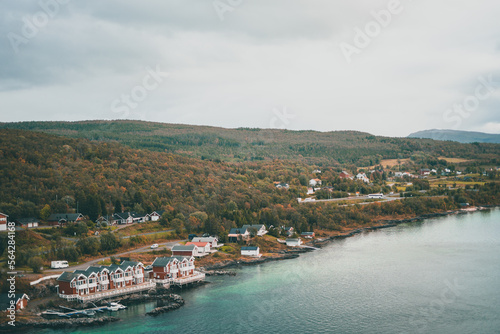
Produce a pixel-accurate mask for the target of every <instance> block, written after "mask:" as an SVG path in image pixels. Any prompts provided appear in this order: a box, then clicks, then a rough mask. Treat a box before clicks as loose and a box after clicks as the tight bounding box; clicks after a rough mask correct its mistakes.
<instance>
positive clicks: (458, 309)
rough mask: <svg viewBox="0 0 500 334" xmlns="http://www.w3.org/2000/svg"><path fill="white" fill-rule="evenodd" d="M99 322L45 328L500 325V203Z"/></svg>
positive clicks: (243, 273)
mask: <svg viewBox="0 0 500 334" xmlns="http://www.w3.org/2000/svg"><path fill="white" fill-rule="evenodd" d="M237 272H238V275H237V276H234V277H216V278H212V277H210V278H208V279H209V280H210V282H211V284H207V285H205V286H203V287H200V288H196V289H192V290H189V291H187V292H181V293H180V294H181V295H182V296H183V297H184V299H185V300H186V305H185V306H184V307H182V308H180V309H178V310H175V311H172V312H170V313H166V314H164V315H160V316H157V317H148V316H144V313H145V312H148V311H150V310H152V309H153V308H154V307H156V303H155V302H151V303H146V304H141V305H137V306H132V307H129V309H127V310H125V311H121V312H118V313H116V314H117V316H119V317H120V318H122V319H123V320H122V321H120V322H119V323H114V324H110V325H107V326H104V327H98V328H73V329H72V328H68V329H66V330H59V331H52V330H45V331H37V332H38V333H40V332H43V333H75V332H76V333H121V334H126V333H189V334H192V333H200V334H202V333H500V210H498V209H496V210H493V211H486V212H485V211H482V212H476V213H470V214H466V215H455V216H449V217H445V218H439V219H430V220H425V221H422V222H420V223H412V224H407V225H400V226H398V227H394V228H389V229H385V230H380V231H376V232H370V233H364V234H362V235H358V236H355V237H352V238H349V239H345V240H343V241H338V242H334V243H331V244H329V245H328V246H326V247H324V248H323V249H321V250H319V251H315V252H311V253H307V254H303V255H301V256H300V258H298V259H293V260H287V261H280V262H273V263H266V264H263V265H258V266H250V267H245V268H242V269H239V270H237Z"/></svg>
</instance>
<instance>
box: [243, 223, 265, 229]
mask: <svg viewBox="0 0 500 334" xmlns="http://www.w3.org/2000/svg"><path fill="white" fill-rule="evenodd" d="M241 228H244V229H247V230H248V229H251V228H255V229H256V230H257V231H258V230H260V229H261V228H266V226H265V225H264V224H253V225H243V226H242V227H241Z"/></svg>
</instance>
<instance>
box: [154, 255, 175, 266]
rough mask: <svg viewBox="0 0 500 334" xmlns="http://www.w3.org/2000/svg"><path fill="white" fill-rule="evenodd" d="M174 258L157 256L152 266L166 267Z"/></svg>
mask: <svg viewBox="0 0 500 334" xmlns="http://www.w3.org/2000/svg"><path fill="white" fill-rule="evenodd" d="M174 260H175V258H172V257H157V258H156V259H155V260H154V261H153V264H152V266H153V267H166V266H167V265H168V264H169V263H170V262H173V261H174Z"/></svg>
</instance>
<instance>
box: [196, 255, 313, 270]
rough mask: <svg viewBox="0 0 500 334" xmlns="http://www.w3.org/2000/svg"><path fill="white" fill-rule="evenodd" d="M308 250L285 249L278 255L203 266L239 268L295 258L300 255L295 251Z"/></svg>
mask: <svg viewBox="0 0 500 334" xmlns="http://www.w3.org/2000/svg"><path fill="white" fill-rule="evenodd" d="M304 252H307V250H304V251H302V249H301V250H299V251H285V252H283V253H278V254H279V255H278V256H276V257H264V258H262V257H261V258H256V259H248V260H226V261H222V262H219V263H215V264H213V265H211V266H207V267H205V268H203V269H204V270H205V271H209V272H210V271H218V270H219V269H225V268H237V267H241V266H249V265H255V264H261V263H265V262H272V261H282V260H289V259H295V258H297V257H299V255H298V254H295V253H304Z"/></svg>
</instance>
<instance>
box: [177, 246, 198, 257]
mask: <svg viewBox="0 0 500 334" xmlns="http://www.w3.org/2000/svg"><path fill="white" fill-rule="evenodd" d="M198 255H199V252H198V246H196V245H175V246H174V247H172V256H198Z"/></svg>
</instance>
